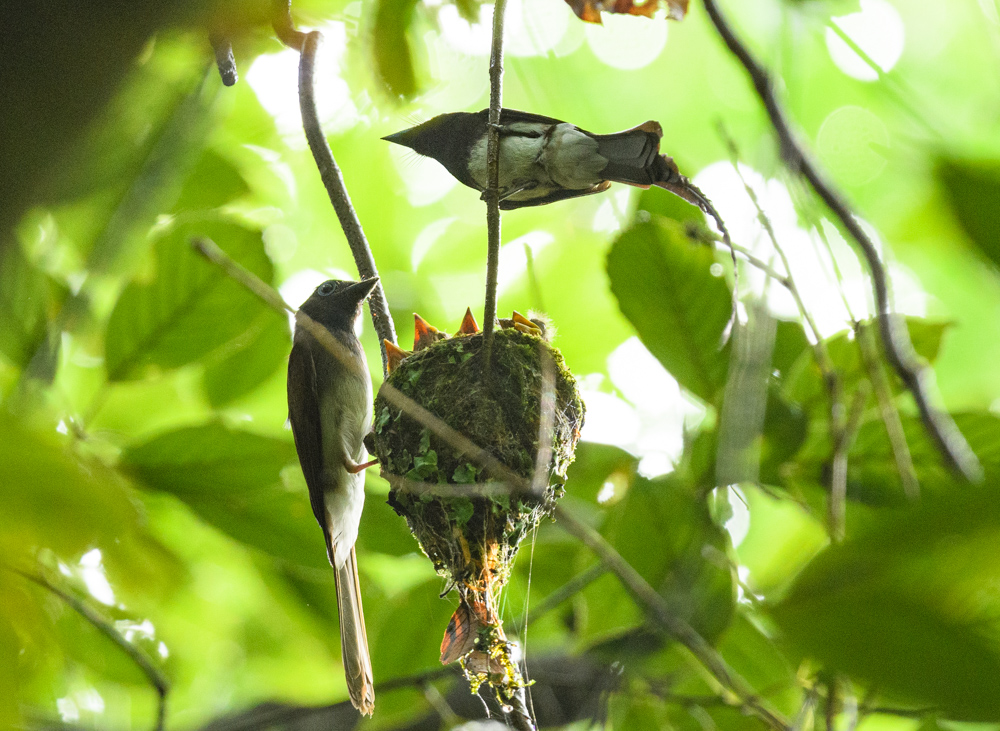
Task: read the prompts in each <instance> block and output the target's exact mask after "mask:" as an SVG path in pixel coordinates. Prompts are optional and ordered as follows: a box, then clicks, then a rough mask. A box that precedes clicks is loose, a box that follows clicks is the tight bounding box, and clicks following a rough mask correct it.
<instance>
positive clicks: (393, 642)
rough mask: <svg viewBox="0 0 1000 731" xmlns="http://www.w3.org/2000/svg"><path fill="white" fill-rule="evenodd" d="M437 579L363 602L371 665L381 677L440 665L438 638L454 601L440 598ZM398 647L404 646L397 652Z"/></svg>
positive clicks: (440, 636)
mask: <svg viewBox="0 0 1000 731" xmlns="http://www.w3.org/2000/svg"><path fill="white" fill-rule="evenodd" d="M440 594H441V582H440V580H438V579H436V578H435V579H434V580H432V581H426V582H424V583H422V584H420V585H419V586H416V587H414V588H413V589H411V590H410V591H407V592H403V593H401V594H399V595H397V596H395V597H393V598H392V599H388V598H387V599H384V600H382V601H379V602H368V603H366V604H365V623H366V626H367V629H368V641H369V645H370V647H371V655H372V667H373V669H374V670H375V672H376V673H377V674H378V675H380V676H381V677H387V678H392V677H397V676H402V675H406V674H408V673H410V672H412V671H413V669H414V668H426V667H435V666H436V667H440V662H439V658H440V656H441V640H442V639H443V638H444V631H445V629H447V627H448V620H449V618H450V617H451V614H452V612H453V611H454V610H455V607H456V605H457V604H458V602H457V601H455V599H454V596H451V597H447V598H445V599H441V598H440ZM400 648H406V651H405V652H401V651H400Z"/></svg>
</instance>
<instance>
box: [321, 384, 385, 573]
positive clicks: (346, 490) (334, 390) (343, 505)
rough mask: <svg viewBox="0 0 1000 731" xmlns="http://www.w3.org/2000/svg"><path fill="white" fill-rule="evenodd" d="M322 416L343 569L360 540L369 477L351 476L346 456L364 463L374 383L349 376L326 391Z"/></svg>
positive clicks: (331, 522)
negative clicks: (366, 484)
mask: <svg viewBox="0 0 1000 731" xmlns="http://www.w3.org/2000/svg"><path fill="white" fill-rule="evenodd" d="M345 370H346V369H345ZM320 415H321V416H320V418H321V419H322V424H323V426H322V429H323V462H324V465H325V467H326V473H327V480H326V485H327V489H326V491H325V493H324V504H325V506H326V513H327V525H328V528H329V531H330V539H331V542H332V543H333V546H334V561H335V563H336V564H337V566H338V567H339V566H343V564H344V561H346V560H347V556H348V554H349V553H350V551H351V548H352V547H353V546H354V543H355V541H357V539H358V525H359V524H360V523H361V511H362V510H363V508H364V504H365V474H364V472H359V473H357V474H351V473H350V472H348V471H347V468H346V467H345V465H344V455H345V454H346V456H347V457H349V458H350V459H351V460H353V461H354V462H361V461H362V460H363V459H364V456H365V452H364V438H365V434H366V433H367V432H368V429H369V426H370V425H371V419H372V391H371V381H370V380H369V379H368V378H364V377H361V376H359V375H358V374H354V373H350V372H349V371H348V372H345V373H344V377H342V378H338V379H337V380H336V382H335V383H333V384H331V386H330V387H329V388H328V389H327V390H326V392H325V395H324V399H323V404H322V405H321V408H320Z"/></svg>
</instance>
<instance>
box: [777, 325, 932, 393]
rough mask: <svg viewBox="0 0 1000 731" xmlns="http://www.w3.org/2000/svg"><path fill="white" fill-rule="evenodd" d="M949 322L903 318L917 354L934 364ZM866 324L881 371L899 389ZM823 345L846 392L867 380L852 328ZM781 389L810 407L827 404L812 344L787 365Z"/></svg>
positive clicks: (874, 332) (875, 330)
mask: <svg viewBox="0 0 1000 731" xmlns="http://www.w3.org/2000/svg"><path fill="white" fill-rule="evenodd" d="M951 325H952V323H950V322H935V321H931V320H924V319H921V318H918V317H907V318H906V328H907V330H908V331H909V333H910V340H911V341H912V342H913V349H914V350H915V351H916V353H917V355H919V356H920V357H921V358H924V359H925V360H927V362H929V363H934V361H936V360H937V357H938V354H939V353H940V350H941V342H942V340H943V339H944V335H945V333H946V332H947V330H948V328H949V327H951ZM866 326H867V327H870V328H871V329H872V333H871V334H872V338H873V341H874V344H875V356H876V357H877V358H878V359H879V360H880V361H881V363H882V369H883V371H884V372H885V373H886V374H887V376H888V377H889V378H890V380H891V382H892V383H893V384H894V385H895V388H896V390H899V389H900V388H901V387H902V386H901V384H900V382H899V380H898V379H897V378H896V377H895V372H894V371H893V370H892V368H891V367H890V366H889V365H888V363H886V362H885V357H884V356H883V355H882V345H881V339H880V338H881V336H880V335H879V332H878V324H877V323H876V322H874V321H869V322H868V323H866ZM826 348H827V351H828V352H829V354H830V360H831V361H832V362H833V366H834V368H835V370H836V371H837V375H838V376H839V378H840V383H841V387H842V388H843V389H844V391H845V392H846V393H850V392H851V391H852V390H853V389H854V388H855V387H856V386H857V384H858V383H859V382H860V381H862V380H868V369H867V368H866V367H865V364H864V361H863V360H862V359H861V350H860V347H859V345H858V342H857V338H856V336H855V334H854V332H853V331H850V330H845V331H843V332H840V333H837V334H836V335H833V336H832V337H830V338H827V340H826ZM783 388H784V390H785V393H786V394H787V396H788V398H790V399H792V400H794V401H796V402H798V403H801V404H803V405H806V406H813V405H815V404H816V403H817V402H819V401H822V402H823V404H824V408H825V407H826V399H827V393H826V387H825V385H824V383H823V377H822V374H821V373H820V371H819V367H818V366H817V365H816V357H815V354H814V353H813V349H812V348H811V347H810V348H808V349H807V350H804V351H802V352H801V353H800V354H799V357H798V359H797V360H796V361H795V362H794V363H793V364H792V365H790V366H789V367H788V369H787V377H786V380H785V381H784V383H783Z"/></svg>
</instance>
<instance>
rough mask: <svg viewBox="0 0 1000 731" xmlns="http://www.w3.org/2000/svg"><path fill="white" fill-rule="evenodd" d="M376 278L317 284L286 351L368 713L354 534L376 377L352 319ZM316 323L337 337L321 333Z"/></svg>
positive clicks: (294, 407)
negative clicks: (325, 335)
mask: <svg viewBox="0 0 1000 731" xmlns="http://www.w3.org/2000/svg"><path fill="white" fill-rule="evenodd" d="M377 283H378V279H377V278H374V279H367V280H364V281H362V282H341V281H336V280H333V279H331V280H329V281H327V282H324V283H323V284H321V285H320V286H318V287H317V288H316V290H315V291H314V292H313V293H312V296H310V297H309V299H307V300H306V301H305V303H303V305H302V307H301V308H300V310H299V314H298V315H297V316H296V325H295V337H294V340H293V345H292V353H291V356H290V357H289V359H288V416H289V419H290V421H291V422H292V434H293V435H294V437H295V449H296V451H297V452H298V454H299V462H300V464H301V465H302V472H303V474H304V475H305V478H306V484H307V485H308V486H309V502H310V503H312V509H313V513H314V514H315V515H316V520H318V521H319V524H320V526H321V527H322V528H323V537H324V538H325V539H326V552H327V556H328V557H329V559H330V563H331V564H332V565H333V568H334V571H335V574H334V576H335V578H336V585H337V611H338V613H339V615H340V644H341V649H342V652H343V660H344V672H345V674H346V675H347V689H348V691H349V693H350V696H351V703H353V704H354V706H355V708H357V709H358V710H359V711H361V713H367V714H371V713H372V711H373V710H374V708H375V692H374V684H373V680H372V665H371V658H370V657H369V654H368V636H367V633H366V632H365V617H364V611H363V609H362V606H361V587H360V584H359V581H358V565H357V559H356V557H355V554H354V542H355V541H356V540H357V537H358V524H359V523H360V522H361V510H362V508H363V507H364V502H365V475H364V469H365V467H367V466H368V464H365V463H363V458H364V455H365V453H364V444H363V440H364V437H365V434H366V433H367V432H368V430H369V428H370V426H371V420H372V381H371V375H370V374H369V372H368V362H367V361H366V360H365V353H364V350H362V349H361V343H360V342H359V341H358V338H357V336H356V335H355V334H354V327H355V325H356V324H357V322H358V318H359V317H361V304H362V303H363V302H364V301H365V299H366V298H367V297H368V295H369V294H371V291H372V290H373V289H374V288H375V285H376V284H377ZM303 315H305V316H306V317H303ZM310 320H311V322H310ZM317 327H321V328H323V329H324V330H325V332H326V334H328V335H329V336H331V337H329V338H319V337H317V334H316V328H317ZM369 464H370V463H369Z"/></svg>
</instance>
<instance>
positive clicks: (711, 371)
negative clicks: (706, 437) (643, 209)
mask: <svg viewBox="0 0 1000 731" xmlns="http://www.w3.org/2000/svg"><path fill="white" fill-rule="evenodd" d="M714 263H715V256H714V253H713V251H712V249H711V248H709V247H706V246H703V245H700V244H698V243H696V242H693V241H691V240H690V239H688V238H687V237H686V236H685V234H684V227H683V225H682V224H680V223H678V222H677V221H672V220H670V219H665V218H660V217H654V218H652V219H651V220H650V221H649V222H647V223H639V224H637V225H635V226H633V227H632V228H630V229H628V230H627V231H625V232H624V233H623V234H622V235H621V236H619V237H618V240H617V241H615V244H614V246H613V247H612V249H611V253H610V254H609V255H608V275H609V276H610V278H611V291H612V292H613V293H614V295H615V297H617V298H618V304H619V306H620V307H621V310H622V313H624V315H625V317H627V318H628V319H629V321H630V322H631V323H632V325H633V326H634V327H635V329H636V332H638V334H639V338H640V339H641V340H642V342H643V343H644V344H645V345H646V347H647V348H649V351H650V352H651V353H652V354H653V355H655V356H656V357H657V358H658V359H659V361H660V362H661V363H662V364H663V366H664V367H665V368H666V369H667V370H668V371H670V373H671V374H672V375H673V376H674V377H675V378H676V379H677V381H678V382H679V383H680V384H681V386H683V387H684V388H686V389H687V390H688V391H690V392H691V393H693V394H695V395H696V396H698V397H699V398H701V399H702V400H704V401H707V402H708V403H712V404H715V403H717V401H718V399H719V398H720V396H721V393H722V389H723V387H724V386H725V383H726V369H727V366H728V362H729V347H728V345H727V346H726V347H724V348H720V345H721V343H722V334H723V331H724V330H725V328H726V324H727V323H728V322H729V315H730V306H731V299H730V292H729V288H728V287H727V286H726V283H725V281H724V280H723V279H722V278H721V277H715V276H713V275H712V274H711V272H710V267H711V266H712V264H714Z"/></svg>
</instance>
